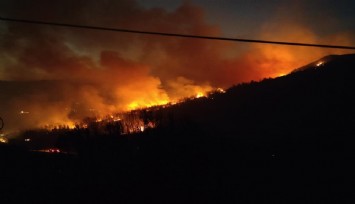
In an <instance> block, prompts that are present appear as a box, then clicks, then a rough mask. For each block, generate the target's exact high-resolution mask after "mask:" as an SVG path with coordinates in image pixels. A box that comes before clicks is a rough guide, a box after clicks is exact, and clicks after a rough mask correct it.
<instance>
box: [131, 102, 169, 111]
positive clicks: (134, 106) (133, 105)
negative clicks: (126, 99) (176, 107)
mask: <svg viewBox="0 0 355 204" xmlns="http://www.w3.org/2000/svg"><path fill="white" fill-rule="evenodd" d="M168 103H169V101H168V100H158V101H153V102H146V101H144V100H142V101H133V102H131V103H130V104H129V105H128V110H136V109H140V108H149V107H153V106H161V105H166V104H168Z"/></svg>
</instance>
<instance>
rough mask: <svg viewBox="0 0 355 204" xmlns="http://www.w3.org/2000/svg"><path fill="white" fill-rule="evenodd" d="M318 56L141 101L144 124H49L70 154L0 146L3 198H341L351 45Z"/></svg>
mask: <svg viewBox="0 0 355 204" xmlns="http://www.w3.org/2000/svg"><path fill="white" fill-rule="evenodd" d="M326 59H327V60H326V61H325V62H324V63H323V64H322V66H316V65H317V64H318V61H316V62H313V63H311V64H309V65H308V66H306V67H303V68H302V69H299V70H298V71H295V72H293V73H291V74H289V75H287V76H284V77H279V78H276V79H266V80H263V81H261V82H252V83H249V84H240V85H237V86H234V87H232V88H230V89H229V90H227V92H226V93H224V94H222V93H215V94H212V95H210V96H209V97H208V98H198V99H194V100H188V101H186V102H184V103H179V104H176V105H173V106H169V107H167V108H160V109H149V110H142V111H143V113H145V114H148V115H150V116H151V117H153V119H152V118H150V119H151V120H154V121H155V122H157V124H158V125H157V128H155V129H149V130H146V131H144V132H140V133H135V134H131V135H119V136H118V135H115V134H103V135H99V134H100V133H99V132H98V131H97V130H98V129H97V125H96V126H95V125H94V126H95V127H96V129H95V128H92V129H90V128H88V129H74V130H72V131H70V130H65V131H63V132H60V130H56V131H55V132H54V133H55V134H57V135H59V139H58V146H59V147H66V145H71V147H74V148H76V149H77V150H78V155H65V154H58V155H56V154H44V153H39V152H26V151H24V150H23V149H20V150H15V149H11V148H9V147H8V148H0V150H1V151H2V155H7V157H4V158H5V159H4V160H3V164H4V168H3V169H2V172H3V175H6V181H7V182H6V185H5V184H3V185H2V186H3V187H4V188H3V191H2V192H8V193H7V194H5V196H2V198H5V199H8V200H7V201H12V200H17V199H16V198H20V197H24V196H26V197H27V198H29V199H31V200H34V201H38V200H56V201H58V202H68V201H78V202H93V203H100V202H101V203H102V202H105V203H106V202H123V203H127V202H140V203H142V202H143V203H144V202H150V201H154V202H161V203H191V202H192V203H207V202H212V203H225V202H232V203H325V202H329V201H331V202H332V203H345V201H349V200H351V199H352V197H351V196H352V193H353V189H354V188H353V184H354V182H355V177H354V174H353V172H354V170H355V169H354V167H353V163H354V162H355V151H354V148H353V147H354V143H355V139H354V128H353V124H354V122H355V121H354V118H355V117H354V110H353V104H354V83H353V81H354V78H355V75H354V71H353V69H354V67H355V66H354V65H355V55H342V56H332V57H331V58H326ZM323 60H324V59H323ZM144 111H145V112H144ZM147 112H148V113H147ZM143 115H144V114H143ZM142 117H143V119H144V116H142ZM45 134H47V135H48V132H45ZM61 134H62V135H61ZM63 134H64V135H63ZM98 136H100V137H98ZM18 148H19V147H18ZM15 161H16V162H15ZM38 194H40V195H41V197H40V199H39V198H38V197H37V196H36V195H38Z"/></svg>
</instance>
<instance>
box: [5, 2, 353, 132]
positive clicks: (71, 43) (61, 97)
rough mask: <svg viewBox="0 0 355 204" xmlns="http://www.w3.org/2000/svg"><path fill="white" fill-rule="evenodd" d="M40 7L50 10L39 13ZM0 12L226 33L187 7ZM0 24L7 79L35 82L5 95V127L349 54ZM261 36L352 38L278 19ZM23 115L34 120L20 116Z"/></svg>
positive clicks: (144, 101) (89, 6)
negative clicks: (324, 32) (323, 34)
mask: <svg viewBox="0 0 355 204" xmlns="http://www.w3.org/2000/svg"><path fill="white" fill-rule="evenodd" d="M39 5H41V8H46V10H45V11H41V12H39V11H38V6H39ZM63 5H66V6H64V7H63ZM2 8H3V9H1V14H4V15H5V16H12V17H14V18H24V19H33V20H46V21H53V22H69V23H77V24H87V25H99V26H107V27H118V28H120V27H123V28H128V29H136V30H149V31H157V32H160V31H161V32H171V33H182V34H195V35H209V36H219V35H221V32H220V29H219V27H218V26H216V25H210V24H209V23H208V22H206V18H205V13H204V11H203V9H201V8H200V7H198V6H196V5H193V4H191V3H189V2H188V1H187V2H185V3H183V4H182V5H181V6H180V7H179V8H178V9H176V10H175V11H172V12H168V11H166V10H164V9H160V8H153V9H145V8H143V7H141V6H140V5H138V4H137V3H136V2H135V1H129V0H124V1H104V2H98V1H93V0H91V1H90V0H89V1H69V0H65V1H47V0H37V1H31V2H23V1H20V0H12V1H8V2H7V4H4V6H3V7H2ZM4 8H6V9H4ZM0 27H1V29H0V32H1V33H0V34H1V37H0V38H1V41H0V46H1V48H0V59H1V60H0V79H1V80H10V81H28V82H26V83H27V84H26V83H25V82H21V83H20V82H18V83H17V82H13V85H12V86H11V87H13V89H6V90H5V91H3V92H2V93H1V94H0V95H1V102H0V105H1V106H2V107H6V108H3V110H4V111H3V112H1V113H0V114H1V115H2V116H3V118H5V119H6V121H7V124H9V126H7V127H8V128H9V127H13V128H15V127H21V128H29V127H35V126H44V125H47V124H57V123H58V124H59V123H65V124H68V125H73V123H74V122H75V121H77V120H81V119H83V118H85V117H87V116H103V115H106V114H109V113H113V112H117V111H125V110H129V109H135V108H139V107H146V106H152V105H158V104H165V103H168V102H174V101H178V100H179V99H181V98H185V97H190V96H194V97H197V96H198V97H200V96H203V95H205V94H206V93H207V92H208V91H211V90H213V89H215V88H217V87H222V88H227V87H229V86H231V85H233V84H237V83H240V82H246V81H250V80H259V79H262V78H265V77H276V76H280V75H284V74H287V73H288V72H290V71H292V69H294V68H297V67H300V66H302V65H304V64H307V63H309V62H310V61H314V60H316V59H318V58H320V57H323V56H324V55H327V54H341V53H345V52H344V51H342V50H331V49H329V50H326V49H323V50H321V49H315V48H302V47H287V46H275V45H257V44H236V43H227V42H218V41H207V40H196V39H186V38H167V37H158V36H143V35H133V34H122V33H113V32H101V31H91V30H79V29H68V28H53V27H46V26H36V25H23V24H1V25H0ZM260 31H261V32H260V34H259V36H258V37H259V38H261V39H267V40H283V41H295V42H297V41H299V42H307V43H322V44H328V43H329V44H343V45H350V44H351V43H353V38H352V37H351V36H353V35H351V33H340V34H335V35H331V36H318V35H317V34H315V33H314V31H312V29H310V28H308V27H307V26H305V25H304V24H303V23H302V22H299V21H297V20H294V19H292V20H289V19H286V20H282V21H277V20H275V21H274V20H273V19H271V20H270V22H269V23H268V24H266V25H264V27H262V28H260ZM41 80H42V81H41ZM33 81H35V82H33ZM24 87H26V88H24ZM21 90H22V92H21ZM21 110H23V111H27V112H29V113H30V114H28V115H26V114H18V113H19V112H20V111H21Z"/></svg>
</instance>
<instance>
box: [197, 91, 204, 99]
mask: <svg viewBox="0 0 355 204" xmlns="http://www.w3.org/2000/svg"><path fill="white" fill-rule="evenodd" d="M204 96H205V95H204V94H203V93H202V92H198V93H197V94H196V98H201V97H204Z"/></svg>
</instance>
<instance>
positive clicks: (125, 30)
mask: <svg viewBox="0 0 355 204" xmlns="http://www.w3.org/2000/svg"><path fill="white" fill-rule="evenodd" d="M0 20H2V21H8V22H17V23H29V24H37V25H48V26H60V27H70V28H81V29H91V30H103V31H113V32H122V33H135V34H143V35H160V36H167V37H180V38H195V39H206V40H221V41H234V42H245V43H261V44H275V45H288V46H303V47H320V48H335V49H348V50H355V47H354V46H343V45H325V44H311V43H299V42H285V41H269V40H257V39H243V38H226V37H214V36H203V35H187V34H177V33H165V32H153V31H141V30H130V29H123V28H109V27H99V26H89V25H77V24H67V23H55V22H47V21H36V20H25V19H14V18H4V17H0Z"/></svg>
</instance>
